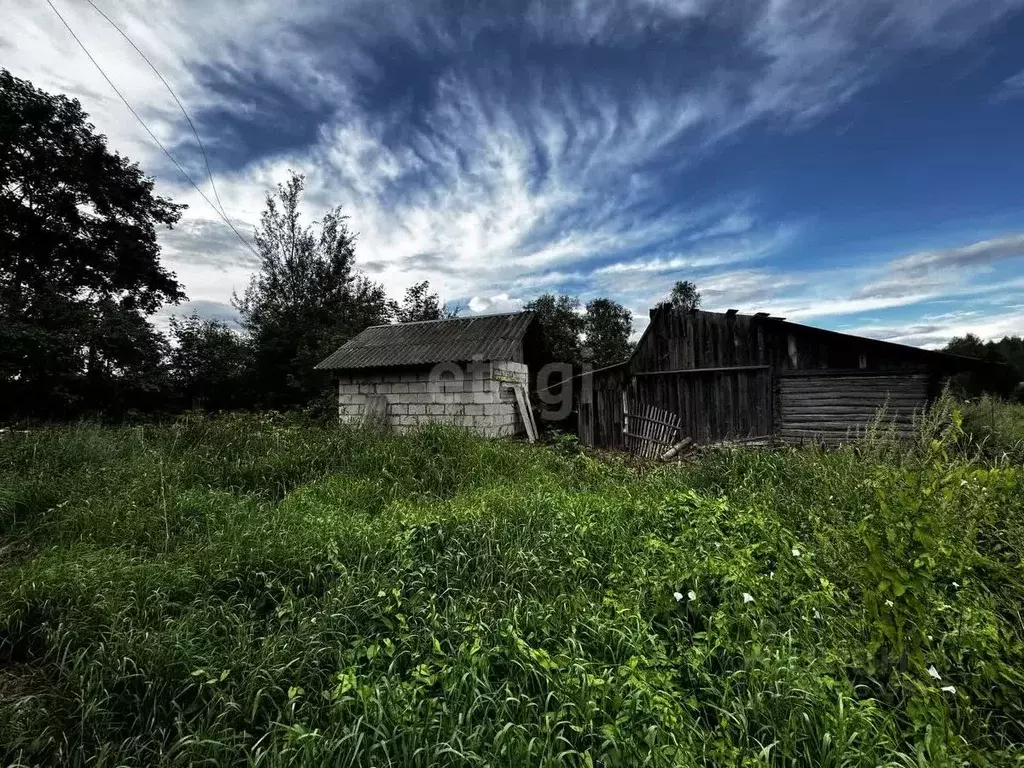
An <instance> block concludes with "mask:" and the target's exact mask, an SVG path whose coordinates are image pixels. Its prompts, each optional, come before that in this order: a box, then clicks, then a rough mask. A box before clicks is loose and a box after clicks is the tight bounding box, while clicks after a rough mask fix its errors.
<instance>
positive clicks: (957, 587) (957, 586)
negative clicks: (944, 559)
mask: <svg viewBox="0 0 1024 768" xmlns="http://www.w3.org/2000/svg"><path fill="white" fill-rule="evenodd" d="M953 589H960V585H959V584H957V583H956V582H955V581H954V582H953Z"/></svg>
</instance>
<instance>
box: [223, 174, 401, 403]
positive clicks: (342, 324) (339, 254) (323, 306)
mask: <svg viewBox="0 0 1024 768" xmlns="http://www.w3.org/2000/svg"><path fill="white" fill-rule="evenodd" d="M303 187H304V177H302V176H301V175H299V174H295V173H293V174H292V175H291V178H289V180H288V181H287V183H285V184H280V185H278V189H277V194H276V195H272V194H268V195H267V200H266V207H265V209H264V211H263V215H262V217H261V219H260V224H259V226H258V227H257V229H256V238H255V239H256V248H257V250H258V251H259V255H260V269H259V272H258V273H257V274H256V275H255V276H254V277H253V278H252V280H251V282H250V283H249V286H248V287H247V288H246V290H245V293H244V294H242V295H241V296H236V297H235V299H234V304H235V307H236V308H237V309H238V311H239V313H240V314H241V318H242V326H243V327H244V328H245V330H246V332H247V333H248V334H249V339H250V343H251V345H252V353H253V370H252V373H253V378H252V384H253V386H254V388H255V392H256V397H257V401H258V403H259V404H261V405H263V406H266V407H272V408H289V407H295V406H303V405H306V404H308V403H310V402H311V401H312V400H313V399H314V398H316V397H317V396H319V395H322V394H323V392H324V390H325V387H326V386H327V382H328V378H327V377H326V376H325V375H323V374H322V373H320V372H318V371H315V370H314V366H315V365H316V364H317V363H318V362H319V361H320V360H322V359H323V358H325V357H326V356H327V355H328V354H330V353H331V352H332V351H334V350H335V349H336V348H337V347H339V346H340V345H341V344H343V343H344V342H345V341H347V340H348V339H350V338H351V337H352V336H354V335H355V334H357V333H359V331H361V330H363V329H364V328H366V327H367V326H369V325H375V324H379V323H384V322H387V321H388V319H389V317H390V304H389V302H388V299H387V296H386V295H385V293H384V288H383V286H381V285H380V284H378V283H375V282H373V281H372V280H369V279H368V278H366V277H365V276H364V275H362V274H360V273H359V272H357V271H356V269H355V266H354V262H355V235H354V234H353V233H352V232H350V231H349V229H348V225H347V222H346V219H345V217H344V216H342V214H341V209H340V208H335V209H333V210H330V211H328V212H327V213H326V214H325V215H324V216H323V218H322V219H320V221H318V222H314V223H313V225H311V226H306V225H304V224H303V223H302V221H301V217H300V215H299V205H300V202H301V200H302V190H303Z"/></svg>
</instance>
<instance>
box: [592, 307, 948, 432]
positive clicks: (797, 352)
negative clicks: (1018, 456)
mask: <svg viewBox="0 0 1024 768" xmlns="http://www.w3.org/2000/svg"><path fill="white" fill-rule="evenodd" d="M943 365H944V363H943V362H942V361H941V360H939V359H938V357H937V356H935V355H934V354H933V353H929V352H927V351H925V350H918V349H910V348H906V347H899V346H897V345H892V344H886V343H884V342H879V341H877V340H874V339H867V338H859V337H854V336H845V335H843V334H837V333H833V332H830V331H824V330H821V329H816V328H808V327H806V326H800V325H796V324H792V323H784V322H782V321H781V320H779V319H775V318H769V317H756V316H751V315H739V314H731V315H730V314H723V313H716V312H702V311H697V312H676V311H672V310H670V309H658V310H653V311H652V312H651V324H650V326H649V327H648V329H647V330H646V331H645V332H644V335H643V336H642V337H641V339H640V341H639V343H638V346H637V350H636V352H635V353H634V355H633V357H632V358H631V359H630V360H629V361H628V362H627V363H624V364H623V365H622V366H620V367H617V368H614V369H611V370H608V371H603V372H600V373H598V374H595V375H594V376H593V399H592V401H591V402H588V403H586V404H582V403H581V408H580V422H581V429H580V434H581V437H583V439H584V442H587V443H588V444H591V445H597V446H602V447H609V448H622V447H623V440H622V395H621V393H622V392H623V391H624V390H628V391H629V392H630V394H631V397H632V398H633V399H634V400H635V402H639V403H648V404H650V405H653V406H656V407H658V408H661V409H663V410H666V411H669V412H671V413H676V414H678V415H679V417H680V419H681V422H682V435H683V436H685V437H692V438H693V439H694V440H695V441H697V442H698V443H702V442H712V441H716V440H724V439H729V438H734V437H754V436H762V435H770V434H775V433H776V432H778V431H779V430H780V429H781V430H782V431H784V432H786V433H787V435H789V436H791V437H798V438H802V437H804V436H805V435H803V434H802V432H805V431H806V430H805V429H804V426H806V425H808V424H811V423H812V421H809V419H813V423H815V424H817V425H824V424H832V423H840V424H843V425H845V426H846V427H854V428H859V427H862V426H863V424H864V421H863V420H862V419H861V416H863V415H864V414H865V413H867V412H868V411H871V413H872V415H873V414H874V410H875V409H876V408H877V407H878V406H879V405H881V404H882V403H883V402H885V401H886V398H887V397H890V396H891V401H892V403H893V405H897V404H898V405H899V406H900V409H899V416H900V418H901V419H904V421H906V417H907V414H909V413H912V412H913V409H914V407H917V408H920V407H922V406H923V405H924V404H925V403H926V402H927V401H928V399H929V398H931V397H934V396H935V395H936V394H937V390H936V382H937V380H938V377H939V374H940V370H939V369H940V368H941V367H942V366H943ZM752 366H764V367H763V368H759V369H756V370H755V369H751V367H752ZM708 368H712V369H722V368H726V369H728V368H734V369H736V370H713V371H704V372H701V371H699V370H692V369H708ZM836 370H845V371H848V373H847V379H846V380H845V381H844V380H842V377H840V378H839V379H835V380H834V381H833V380H832V379H829V380H828V381H826V380H825V379H826V378H829V377H830V376H832V374H833V373H834V372H835V371H836ZM677 371H685V372H684V373H676V372H677ZM794 373H799V374H800V376H799V377H796V378H794V379H793V380H792V382H790V380H789V379H787V378H786V377H787V376H788V375H792V374H794ZM651 374H654V375H651ZM872 374H874V375H872ZM886 374H887V375H886ZM816 377H820V378H821V379H822V380H821V381H820V382H817V381H815V378H816ZM798 380H799V381H798ZM784 382H785V383H784ZM811 390H813V391H814V392H815V393H818V394H822V395H823V396H824V397H826V398H832V399H833V400H838V401H842V402H841V404H840V405H835V406H833V407H841V408H843V409H845V410H842V411H836V412H834V413H829V412H828V411H822V412H821V416H820V418H819V417H816V416H814V414H813V413H811V412H810V411H811V410H813V409H814V408H816V407H817V406H818V405H824V403H819V402H817V400H815V399H808V400H807V401H806V402H807V403H810V404H811V405H806V406H803V407H802V406H801V405H800V403H799V401H800V400H801V398H803V397H804V395H807V394H809V393H810V391H811ZM912 406H913V407H912ZM908 409H909V410H908ZM825 416H836V417H837V418H836V419H827V418H825ZM798 419H800V420H798ZM906 423H907V424H909V421H906ZM796 425H803V426H801V427H797V426H796ZM837 429H838V428H837ZM829 430H830V431H832V432H834V431H835V430H833V429H832V428H831V427H830V428H829ZM812 432H813V430H812ZM843 434H844V435H845V434H846V431H844V432H843Z"/></svg>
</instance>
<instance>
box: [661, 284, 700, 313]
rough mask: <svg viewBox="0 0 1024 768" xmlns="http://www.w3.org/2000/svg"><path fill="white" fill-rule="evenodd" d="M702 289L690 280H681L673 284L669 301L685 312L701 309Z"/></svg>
mask: <svg viewBox="0 0 1024 768" xmlns="http://www.w3.org/2000/svg"><path fill="white" fill-rule="evenodd" d="M700 301H701V298H700V291H698V290H697V286H696V285H694V284H693V283H691V282H690V281H689V280H679V281H677V282H676V284H675V285H674V286H672V293H671V294H670V295H669V303H670V304H671V305H672V306H673V307H675V308H676V309H678V310H680V311H683V312H690V311H692V310H695V309H700Z"/></svg>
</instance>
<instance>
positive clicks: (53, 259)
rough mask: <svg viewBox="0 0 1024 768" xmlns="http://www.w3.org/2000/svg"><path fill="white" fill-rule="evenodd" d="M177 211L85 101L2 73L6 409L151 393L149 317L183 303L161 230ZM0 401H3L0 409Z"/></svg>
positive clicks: (0, 238) (154, 361)
mask: <svg viewBox="0 0 1024 768" xmlns="http://www.w3.org/2000/svg"><path fill="white" fill-rule="evenodd" d="M183 207H184V206H181V205H177V204H175V203H173V202H171V201H170V200H168V199H167V198H164V197H160V196H158V195H156V194H154V191H153V181H152V179H150V178H148V177H146V176H145V174H144V173H143V172H142V170H141V169H140V168H139V166H138V165H137V164H135V163H132V162H130V161H129V160H127V159H126V158H124V157H122V156H121V155H119V154H118V153H116V152H111V151H110V150H109V149H108V148H107V143H106V139H105V138H104V137H103V136H102V135H100V134H97V133H96V131H95V128H94V126H93V125H92V124H90V123H89V122H88V119H87V115H86V113H85V112H84V111H83V110H82V107H81V104H79V102H78V101H76V100H74V99H69V98H67V97H65V96H61V95H52V94H48V93H46V92H44V91H41V90H39V89H37V88H35V87H33V86H32V84H31V83H28V82H26V81H25V80H21V79H19V78H17V77H14V76H13V75H11V73H10V72H8V71H7V70H0V388H2V389H3V390H6V391H5V392H3V393H2V400H3V403H4V406H6V409H7V410H8V411H11V410H15V411H20V412H30V413H42V414H47V415H62V414H66V413H68V412H69V411H72V410H74V409H84V408H101V409H106V408H110V407H114V406H117V407H121V406H125V405H133V403H131V402H129V401H131V400H132V398H133V397H135V395H136V394H138V393H143V394H144V393H146V392H151V391H152V390H153V388H154V387H155V386H156V383H155V377H156V376H157V373H158V369H159V359H160V356H161V353H162V350H161V337H160V336H159V335H158V334H156V333H155V332H154V330H153V328H152V326H151V325H150V323H149V322H148V320H147V318H148V317H149V316H151V315H152V314H153V313H154V312H155V311H156V310H157V309H158V308H159V307H160V306H161V305H162V304H164V303H166V302H171V303H175V302H178V301H180V300H181V299H182V298H184V294H183V292H182V289H181V286H180V285H179V284H178V282H177V280H176V279H175V277H174V275H173V274H172V273H170V272H168V271H167V270H166V269H164V268H163V267H162V266H161V264H160V260H159V255H160V247H159V245H158V244H157V230H158V228H160V227H163V226H167V227H170V226H171V225H173V224H174V223H175V222H177V221H178V219H179V217H180V216H181V210H182V208H183ZM4 406H0V407H4Z"/></svg>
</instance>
